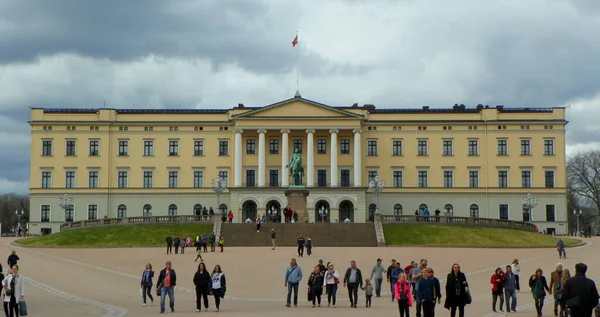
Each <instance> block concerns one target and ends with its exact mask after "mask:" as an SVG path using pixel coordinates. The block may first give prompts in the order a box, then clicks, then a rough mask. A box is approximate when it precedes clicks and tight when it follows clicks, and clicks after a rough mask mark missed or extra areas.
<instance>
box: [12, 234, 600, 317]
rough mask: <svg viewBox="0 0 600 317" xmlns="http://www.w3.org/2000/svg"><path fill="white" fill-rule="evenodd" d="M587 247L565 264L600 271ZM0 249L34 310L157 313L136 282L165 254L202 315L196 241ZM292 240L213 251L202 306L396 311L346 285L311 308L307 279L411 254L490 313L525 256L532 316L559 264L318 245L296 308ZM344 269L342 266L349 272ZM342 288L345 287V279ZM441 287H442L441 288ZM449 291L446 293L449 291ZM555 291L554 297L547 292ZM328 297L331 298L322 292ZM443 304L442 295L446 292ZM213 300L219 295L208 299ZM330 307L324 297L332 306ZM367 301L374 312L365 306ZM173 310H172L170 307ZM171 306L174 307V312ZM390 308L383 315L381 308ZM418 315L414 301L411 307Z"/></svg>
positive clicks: (551, 258) (547, 256)
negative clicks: (218, 286)
mask: <svg viewBox="0 0 600 317" xmlns="http://www.w3.org/2000/svg"><path fill="white" fill-rule="evenodd" d="M586 241H587V242H588V243H587V245H585V246H582V247H578V248H573V249H569V250H568V259H566V260H562V261H560V262H562V263H563V264H564V266H565V268H568V269H570V270H571V272H572V273H574V265H575V263H577V262H584V263H586V264H588V266H589V271H588V276H589V277H590V278H593V279H596V278H600V257H598V256H597V255H598V254H599V251H600V250H599V249H600V240H597V239H595V238H592V239H588V240H586ZM2 242H3V243H2V245H1V247H2V253H1V254H3V255H4V256H8V254H9V253H10V251H11V250H12V249H14V250H16V251H17V253H18V254H19V256H20V258H21V261H20V262H19V266H20V268H21V274H23V275H24V276H25V277H26V278H27V283H26V285H25V288H26V300H27V302H28V308H29V310H30V315H31V316H44V317H54V316H107V317H108V316H152V315H158V314H159V302H158V300H156V299H155V302H154V305H148V306H146V307H142V301H141V297H140V291H139V284H140V277H141V273H142V271H143V269H144V265H145V264H146V263H147V262H150V263H152V264H153V266H154V270H155V278H154V283H156V278H157V277H158V272H159V271H160V270H161V269H162V268H163V265H164V262H165V261H166V260H170V261H172V262H173V268H174V269H175V271H176V272H177V277H178V278H177V288H176V296H175V297H176V311H175V315H177V316H195V315H197V314H198V313H196V312H195V308H196V306H195V296H194V294H193V291H192V290H193V289H194V285H193V283H192V277H193V275H194V272H195V271H196V268H197V265H198V263H197V262H194V258H195V252H194V250H195V248H188V249H187V250H186V251H187V252H186V254H185V255H169V256H167V255H166V254H165V250H164V249H163V248H123V249H41V248H21V247H15V246H11V245H10V242H11V240H7V239H3V241H2ZM295 251H296V250H295V248H277V249H276V250H275V251H271V249H270V248H269V247H264V248H250V247H247V248H226V249H225V252H224V253H208V254H206V255H203V256H204V260H205V262H206V264H207V267H209V268H210V269H211V270H212V267H213V266H214V265H215V264H220V265H221V266H222V268H223V271H224V273H225V275H226V277H227V296H226V298H225V300H224V301H223V302H222V303H221V312H219V313H214V312H212V311H211V312H202V313H200V314H226V315H227V316H261V317H265V316H276V315H280V314H281V313H291V312H293V314H294V315H295V316H309V315H311V316H314V315H316V314H322V313H325V312H324V311H322V310H326V313H327V314H329V315H330V316H334V315H338V316H342V315H343V316H361V317H362V316H365V314H366V313H377V314H385V316H398V309H397V305H396V303H395V302H392V301H391V298H390V297H389V284H387V283H386V284H385V285H384V289H385V290H386V291H387V293H386V295H388V296H383V297H381V298H374V302H373V306H372V308H364V296H363V295H362V294H360V297H359V306H358V309H352V308H350V307H349V302H348V298H347V292H346V290H345V289H340V290H338V304H337V306H338V307H337V308H335V309H333V308H327V307H321V308H312V307H311V305H309V304H308V303H307V302H306V281H307V278H308V275H309V272H310V271H312V268H313V267H314V265H316V263H317V261H318V260H319V259H323V260H324V261H325V262H332V263H334V264H335V265H336V269H338V270H340V271H342V272H344V271H345V269H346V268H347V267H348V265H349V262H350V260H355V261H357V264H358V266H359V268H361V269H362V270H363V274H364V275H370V270H371V267H372V265H373V264H374V263H375V260H376V259H377V258H378V257H381V258H383V259H384V262H383V264H384V265H385V266H386V267H387V266H388V265H389V261H390V260H391V259H392V258H394V259H397V260H399V261H400V262H401V264H402V267H404V266H406V265H407V264H408V262H409V261H410V260H418V259H421V258H426V259H428V260H429V266H430V267H432V268H433V269H434V270H435V275H436V276H437V277H438V278H439V279H440V280H441V282H442V287H443V286H444V285H445V279H446V275H447V274H448V272H449V271H450V268H451V266H452V264H453V263H455V262H457V263H460V265H461V266H462V270H463V271H464V272H465V273H466V274H467V280H468V281H469V284H470V287H471V292H472V295H473V304H472V305H469V306H467V308H466V309H467V315H468V316H504V314H494V313H490V311H491V284H490V282H489V278H490V276H491V274H492V272H493V271H494V269H495V268H496V267H498V266H503V267H504V266H506V264H509V263H510V262H511V261H512V260H513V259H514V258H518V259H519V260H520V262H521V281H522V282H521V285H522V290H521V292H520V293H519V294H518V300H519V301H518V304H519V305H518V306H519V312H517V313H512V314H511V315H512V316H532V315H533V314H535V311H534V309H532V303H533V300H532V298H531V294H530V292H529V287H527V285H526V284H527V279H528V277H529V276H530V275H531V274H532V273H533V272H534V271H535V269H536V268H538V267H541V268H542V269H543V270H544V274H545V275H546V276H547V278H549V276H550V272H551V271H553V270H554V267H555V265H556V263H558V262H559V260H558V258H557V254H556V250H555V249H552V248H550V249H475V248H468V249H461V248H423V247H422V248H414V247H405V248H400V247H386V248H319V247H318V246H316V247H315V248H314V254H313V256H312V257H310V258H309V257H304V258H299V259H298V263H299V264H300V266H301V268H302V270H303V272H304V276H305V277H304V279H303V281H302V283H301V290H300V298H301V302H300V303H299V305H298V307H297V308H294V307H292V308H287V307H285V295H286V288H284V285H283V284H284V273H285V268H286V267H287V265H288V263H289V260H290V258H291V257H296V252H295ZM342 274H343V273H342ZM340 286H341V285H340ZM442 292H443V293H444V291H442ZM444 295H445V294H444ZM547 299H549V297H547ZM325 302H326V297H325ZM442 302H443V298H442ZM211 304H212V301H211ZM325 306H326V305H325ZM442 306H443V305H438V307H437V308H436V314H437V316H448V315H449V312H448V311H447V310H445V309H444V308H443V307H442ZM366 309H368V310H369V311H368V312H367V311H365V310H366ZM167 310H168V309H167ZM167 314H170V313H167ZM544 315H545V316H552V315H553V314H552V307H551V304H549V303H548V304H547V305H546V306H545V307H544ZM380 316H384V315H380ZM411 316H414V308H411Z"/></svg>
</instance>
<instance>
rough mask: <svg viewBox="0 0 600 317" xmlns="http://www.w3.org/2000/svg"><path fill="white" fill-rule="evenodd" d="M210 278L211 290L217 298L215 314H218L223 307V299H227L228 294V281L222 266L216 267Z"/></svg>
mask: <svg viewBox="0 0 600 317" xmlns="http://www.w3.org/2000/svg"><path fill="white" fill-rule="evenodd" d="M210 278H211V280H212V282H211V289H212V293H213V296H214V298H215V312H218V311H219V309H220V306H221V299H223V298H225V293H226V292H227V281H226V280H225V274H223V270H221V266H220V265H218V264H217V265H215V268H214V269H213V271H212V275H211V277H210Z"/></svg>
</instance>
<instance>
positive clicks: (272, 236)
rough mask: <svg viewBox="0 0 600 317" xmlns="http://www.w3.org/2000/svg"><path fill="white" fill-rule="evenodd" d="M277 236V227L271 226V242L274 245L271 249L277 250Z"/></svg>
mask: <svg viewBox="0 0 600 317" xmlns="http://www.w3.org/2000/svg"><path fill="white" fill-rule="evenodd" d="M275 237H277V234H276V233H275V228H271V244H272V245H273V248H271V250H275Z"/></svg>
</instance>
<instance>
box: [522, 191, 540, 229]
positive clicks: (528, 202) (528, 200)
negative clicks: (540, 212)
mask: <svg viewBox="0 0 600 317" xmlns="http://www.w3.org/2000/svg"><path fill="white" fill-rule="evenodd" d="M536 206H537V199H535V198H533V196H531V194H529V193H528V194H527V195H525V197H523V207H525V208H527V212H528V213H529V222H533V208H535V207H536Z"/></svg>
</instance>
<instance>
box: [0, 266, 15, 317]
mask: <svg viewBox="0 0 600 317" xmlns="http://www.w3.org/2000/svg"><path fill="white" fill-rule="evenodd" d="M2 272H3V271H0V281H1V282H2V293H0V298H2V304H3V306H4V316H6V317H8V316H9V312H8V305H9V303H10V297H9V296H6V288H7V287H6V282H7V278H6V277H5V276H4V274H2ZM10 274H12V269H11V268H8V270H7V271H6V276H8V275H10Z"/></svg>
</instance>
